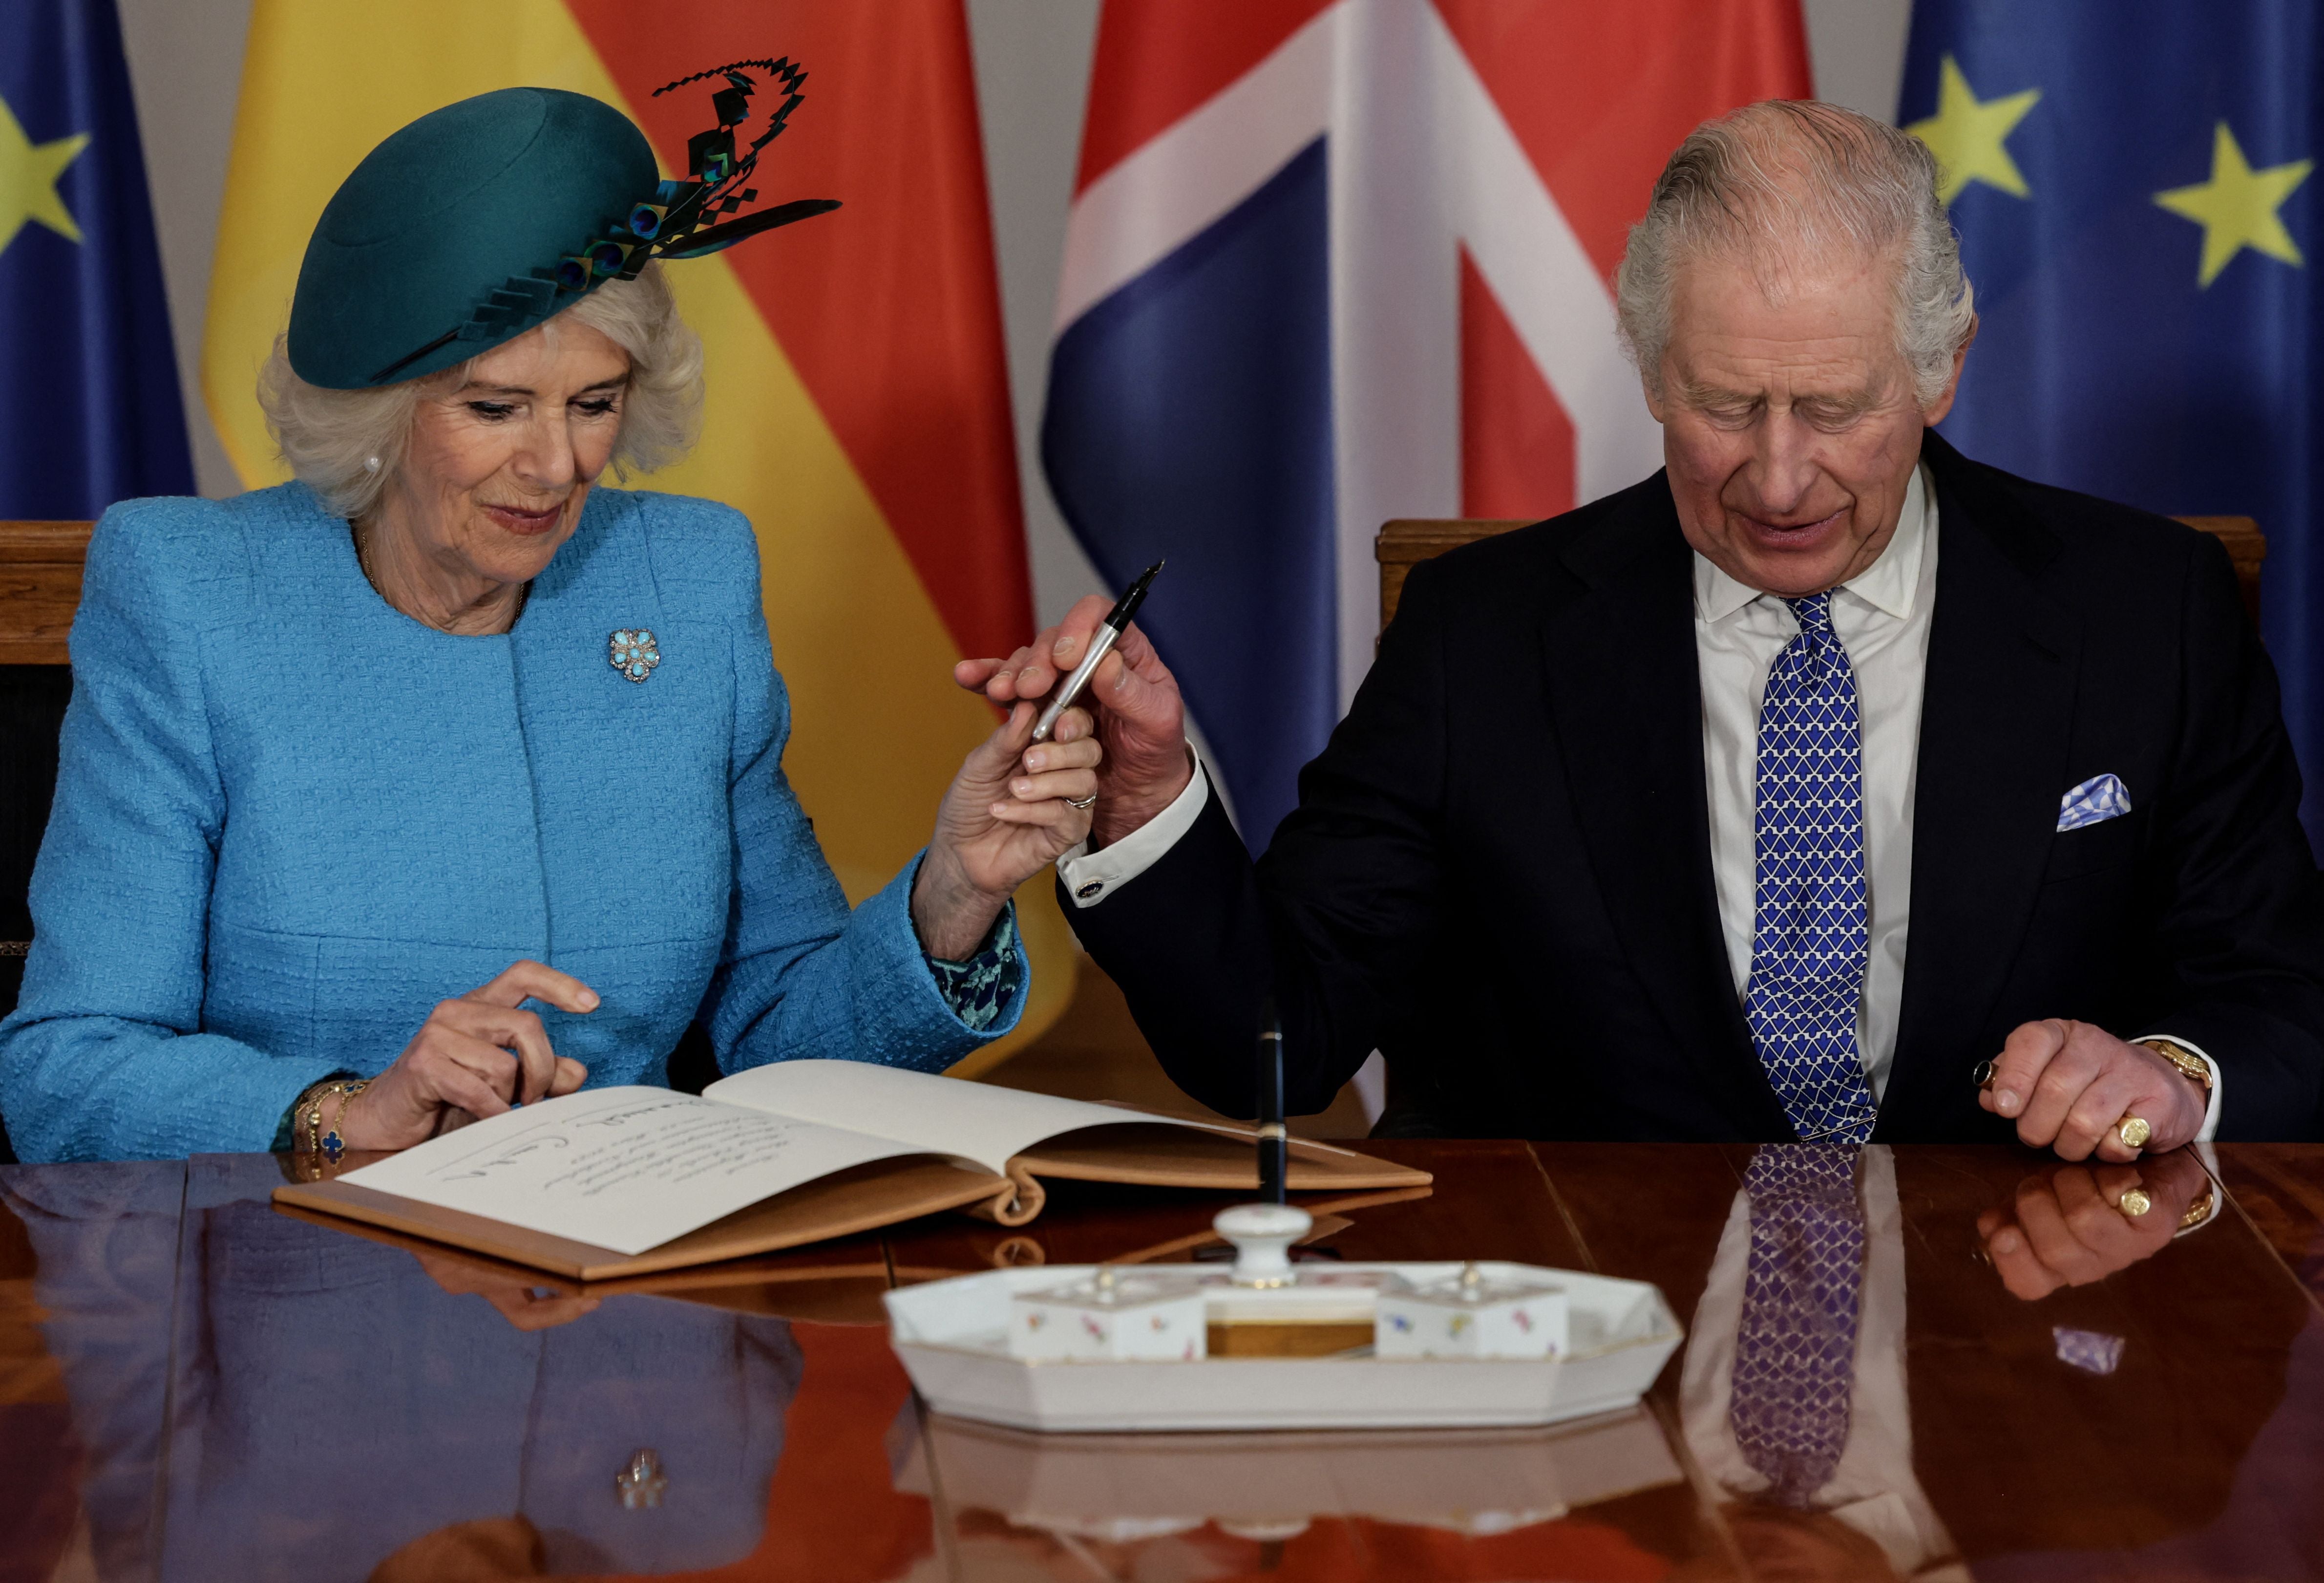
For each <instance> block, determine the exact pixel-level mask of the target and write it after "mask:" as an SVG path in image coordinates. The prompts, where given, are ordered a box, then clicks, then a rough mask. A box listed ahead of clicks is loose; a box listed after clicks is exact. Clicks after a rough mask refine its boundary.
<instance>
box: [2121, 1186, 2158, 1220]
mask: <svg viewBox="0 0 2324 1583" xmlns="http://www.w3.org/2000/svg"><path fill="white" fill-rule="evenodd" d="M2115 1208H2117V1209H2120V1210H2121V1211H2122V1212H2123V1213H2124V1214H2126V1215H2127V1216H2129V1217H2131V1218H2132V1219H2133V1220H2135V1219H2137V1218H2138V1217H2140V1216H2141V1215H2144V1214H2145V1213H2146V1212H2147V1211H2148V1210H2149V1209H2152V1208H2154V1200H2153V1199H2150V1198H2148V1197H2147V1196H2146V1190H2145V1189H2144V1188H2132V1189H2130V1190H2128V1191H2127V1192H2126V1193H2124V1194H2123V1195H2122V1197H2121V1198H2120V1199H2116V1202H2115Z"/></svg>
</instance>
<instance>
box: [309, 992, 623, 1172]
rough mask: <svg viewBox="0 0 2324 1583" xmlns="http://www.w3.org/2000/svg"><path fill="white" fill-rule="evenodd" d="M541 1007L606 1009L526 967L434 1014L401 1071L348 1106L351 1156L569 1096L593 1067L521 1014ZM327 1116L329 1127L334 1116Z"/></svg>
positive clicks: (341, 1121)
mask: <svg viewBox="0 0 2324 1583" xmlns="http://www.w3.org/2000/svg"><path fill="white" fill-rule="evenodd" d="M528 999H530V1000H537V1001H540V1002H543V1003H545V1004H549V1005H553V1006H555V1007H557V1008H558V1010H559V1011H567V1012H593V1011H595V1010H596V1009H597V992H596V991H595V990H594V989H592V988H590V987H589V986H587V985H586V984H584V983H582V982H581V981H580V980H579V979H578V978H576V977H573V976H572V975H571V974H569V973H559V972H558V970H557V969H556V968H554V967H546V966H544V965H542V964H541V963H539V962H517V963H514V964H512V966H511V967H509V968H508V970H507V971H506V972H504V973H503V974H502V975H501V976H500V977H497V978H495V979H493V981H492V982H491V983H490V984H487V985H485V986H484V987H483V988H481V989H472V990H470V991H469V992H468V993H467V994H466V995H462V996H460V997H459V998H458V999H457V1000H447V1001H446V1002H444V1003H443V1004H440V1005H438V1007H437V1008H436V1009H435V1010H434V1011H432V1012H430V1013H429V1014H428V1020H427V1021H426V1022H425V1023H421V1024H420V1032H417V1033H414V1034H413V1035H412V1036H411V1042H410V1043H409V1044H407V1045H405V1046H404V1047H403V1053H402V1054H401V1055H399V1056H397V1057H396V1058H395V1064H394V1065H393V1066H392V1067H390V1068H388V1069H387V1070H385V1071H383V1072H382V1073H380V1075H379V1076H378V1077H376V1078H373V1079H372V1080H371V1086H370V1087H369V1088H365V1089H364V1091H363V1092H362V1093H360V1094H358V1095H356V1096H355V1097H354V1098H352V1099H350V1100H348V1101H347V1106H346V1111H345V1112H344V1113H342V1114H341V1115H340V1116H339V1118H338V1125H339V1136H340V1137H342V1138H344V1139H346V1145H347V1147H348V1148H350V1149H408V1148H410V1147H411V1145H412V1144H414V1143H426V1142H427V1141H428V1140H429V1138H432V1137H434V1136H436V1134H438V1133H447V1132H450V1131H451V1130H452V1129H453V1128H454V1127H457V1126H464V1125H466V1124H467V1123H469V1122H472V1121H479V1120H482V1119H483V1118H484V1117H485V1116H498V1115H500V1114H501V1113H502V1112H503V1111H505V1110H507V1109H508V1108H509V1106H510V1102H511V1101H512V1100H517V1101H521V1102H522V1103H524V1104H528V1105H529V1104H530V1103H532V1101H534V1100H536V1099H553V1098H555V1097H557V1096H558V1095H559V1094H570V1093H571V1092H573V1090H574V1089H576V1088H579V1087H580V1086H581V1084H582V1082H583V1081H584V1080H585V1079H586V1078H587V1077H588V1075H589V1069H587V1068H586V1067H585V1066H583V1065H582V1064H581V1063H580V1062H579V1061H577V1060H567V1059H566V1058H565V1057H563V1056H561V1055H558V1053H557V1052H556V1051H553V1050H551V1049H549V1033H548V1031H547V1030H546V1029H544V1028H543V1027H541V1025H540V1019H539V1017H538V1016H535V1015H534V1014H532V1013H530V1012H528V1011H523V1010H521V1009H519V1008H520V1006H521V1003H522V1002H524V1001H526V1000H528ZM323 1119H324V1120H325V1121H326V1122H328V1121H329V1120H330V1119H331V1116H330V1113H329V1111H328V1110H326V1111H325V1112H324V1116H323Z"/></svg>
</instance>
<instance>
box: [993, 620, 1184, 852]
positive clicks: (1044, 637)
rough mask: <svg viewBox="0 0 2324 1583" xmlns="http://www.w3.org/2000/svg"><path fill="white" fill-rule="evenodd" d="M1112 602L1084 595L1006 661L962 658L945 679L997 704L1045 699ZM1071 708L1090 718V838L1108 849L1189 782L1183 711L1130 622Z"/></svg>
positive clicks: (1164, 671) (1170, 680) (1173, 683)
mask: <svg viewBox="0 0 2324 1583" xmlns="http://www.w3.org/2000/svg"><path fill="white" fill-rule="evenodd" d="M1112 608H1113V606H1111V604H1109V603H1108V602H1107V601H1105V600H1104V599H1102V598H1100V597H1097V596H1096V595H1094V594H1093V595H1091V596H1090V597H1088V598H1085V599H1084V600H1082V601H1081V602H1080V603H1079V604H1077V605H1075V606H1074V607H1073V609H1072V610H1070V611H1069V612H1067V613H1066V616H1065V620H1064V621H1062V622H1060V623H1058V624H1057V625H1056V626H1053V627H1051V628H1049V629H1048V630H1047V632H1044V633H1043V634H1041V635H1040V636H1039V637H1037V638H1036V639H1035V640H1034V641H1033V642H1032V643H1028V644H1027V645H1026V646H1025V647H1023V648H1021V649H1019V650H1018V651H1017V652H1016V653H1013V654H1011V655H1010V656H1009V657H1008V658H1007V659H1005V660H963V661H962V662H960V663H959V664H957V665H955V666H954V667H953V671H952V674H953V680H954V681H956V682H958V683H959V684H960V685H961V686H963V687H964V688H966V689H968V690H970V691H971V692H982V694H984V696H985V697H986V698H988V699H991V700H992V701H993V702H994V703H996V704H999V705H1001V707H1002V708H1008V707H1009V705H1010V704H1011V703H1013V702H1015V701H1016V700H1017V699H1043V698H1047V696H1048V695H1049V690H1050V689H1051V688H1054V687H1056V685H1058V684H1059V683H1060V682H1062V681H1063V680H1065V678H1066V677H1067V676H1070V675H1071V674H1073V670H1074V666H1075V665H1077V664H1079V663H1081V659H1082V656H1083V655H1084V653H1088V652H1089V642H1090V636H1091V634H1093V633H1095V632H1096V631H1097V629H1098V627H1099V626H1100V625H1102V624H1103V622H1104V620H1105V617H1106V613H1107V612H1108V611H1110V610H1111V609H1112ZM1080 707H1081V708H1086V709H1087V710H1089V712H1090V714H1091V716H1092V717H1093V719H1094V720H1095V721H1096V724H1097V733H1098V740H1099V742H1101V743H1102V745H1104V748H1105V757H1104V761H1103V763H1102V764H1101V765H1100V766H1099V769H1098V777H1097V806H1096V808H1095V809H1093V810H1092V813H1093V823H1092V826H1091V830H1090V844H1091V846H1092V847H1106V846H1111V844H1112V843H1114V842H1116V841H1119V840H1120V839H1121V838H1122V837H1124V836H1126V835H1128V834H1130V831H1132V830H1134V829H1138V828H1139V826H1140V825H1143V824H1144V823H1145V822H1146V821H1147V820H1148V819H1152V818H1153V817H1154V816H1155V815H1156V814H1157V813H1160V812H1161V811H1162V810H1164V809H1166V808H1167V807H1169V806H1170V804H1171V803H1172V802H1174V801H1177V797H1178V793H1180V792H1181V791H1185V789H1186V782H1188V781H1189V780H1191V779H1193V778H1194V768H1193V763H1192V761H1191V760H1190V759H1189V757H1188V756H1187V753H1186V716H1185V705H1184V704H1183V703H1182V702H1181V701H1180V699H1179V697H1178V683H1177V680H1176V678H1174V677H1173V676H1172V675H1171V674H1170V671H1169V668H1168V667H1167V666H1166V665H1164V664H1163V663H1162V660H1161V657H1160V656H1159V655H1157V653H1155V652H1154V645H1153V644H1152V643H1148V642H1147V641H1146V634H1144V633H1142V632H1140V631H1139V630H1138V624H1137V623H1136V622H1132V623H1130V630H1129V631H1127V632H1125V633H1123V634H1121V638H1120V642H1118V643H1115V644H1114V646H1113V653H1110V654H1108V655H1107V656H1106V657H1105V658H1104V659H1103V660H1102V661H1101V662H1099V664H1098V668H1097V672H1096V674H1095V675H1093V676H1092V677H1091V678H1090V682H1089V686H1088V687H1087V688H1086V689H1084V690H1083V692H1082V696H1081V700H1080Z"/></svg>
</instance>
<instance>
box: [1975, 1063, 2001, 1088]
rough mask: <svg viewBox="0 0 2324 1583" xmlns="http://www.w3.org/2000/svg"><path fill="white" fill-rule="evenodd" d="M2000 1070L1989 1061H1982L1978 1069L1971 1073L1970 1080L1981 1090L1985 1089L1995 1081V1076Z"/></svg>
mask: <svg viewBox="0 0 2324 1583" xmlns="http://www.w3.org/2000/svg"><path fill="white" fill-rule="evenodd" d="M1999 1070H2000V1068H1998V1067H1997V1066H1995V1065H1994V1064H1993V1063H1992V1062H1991V1061H1989V1060H1981V1061H1979V1062H1978V1063H1977V1069H1976V1070H1974V1071H1972V1072H1970V1073H1969V1081H1970V1082H1972V1083H1975V1084H1976V1085H1977V1086H1978V1088H1985V1087H1986V1086H1987V1084H1989V1083H1991V1082H1992V1081H1993V1075H1994V1074H1995V1073H1996V1072H1997V1071H1999Z"/></svg>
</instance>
